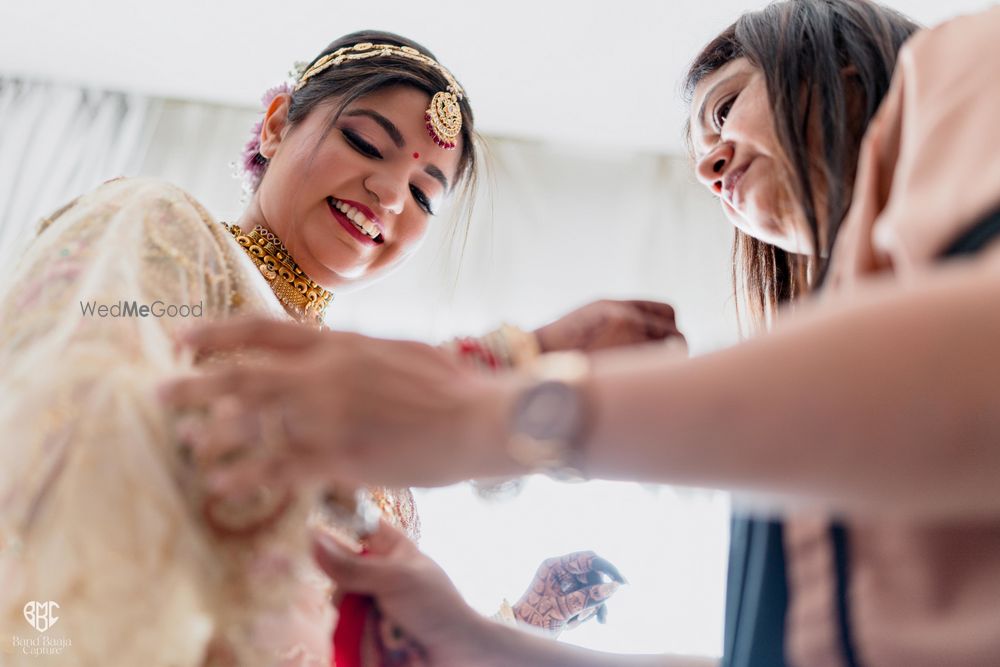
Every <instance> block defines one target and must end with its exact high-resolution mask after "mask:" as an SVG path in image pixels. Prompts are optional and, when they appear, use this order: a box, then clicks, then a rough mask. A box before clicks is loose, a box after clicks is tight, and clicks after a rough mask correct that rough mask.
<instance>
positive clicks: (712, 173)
mask: <svg viewBox="0 0 1000 667" xmlns="http://www.w3.org/2000/svg"><path fill="white" fill-rule="evenodd" d="M732 161H733V145H732V144H730V143H724V144H719V145H718V146H716V147H715V148H713V149H712V150H711V151H709V152H708V153H706V154H705V155H704V156H703V157H702V158H701V159H700V160H698V166H697V167H696V169H695V170H696V171H697V173H698V180H699V181H701V184H702V185H704V186H705V187H706V188H708V189H709V190H711V191H712V193H713V194H716V195H720V194H722V179H723V177H724V176H725V174H726V169H728V168H729V164H730V163H731V162H732Z"/></svg>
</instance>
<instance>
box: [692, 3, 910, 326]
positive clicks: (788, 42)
mask: <svg viewBox="0 0 1000 667" xmlns="http://www.w3.org/2000/svg"><path fill="white" fill-rule="evenodd" d="M919 27H920V26H919V25H918V24H916V23H914V22H913V21H911V20H910V19H908V18H906V17H905V16H903V15H902V14H900V13H899V12H896V11H895V10H892V9H889V8H887V7H883V6H882V5H879V4H877V3H875V2H870V1H869V0H783V1H781V2H774V3H772V4H770V5H768V6H767V7H765V8H764V9H761V10H759V11H754V12H748V13H746V14H743V15H742V16H740V18H739V19H737V21H736V22H735V23H733V24H732V25H731V26H729V27H728V28H726V29H725V30H724V31H723V32H722V33H721V34H720V35H719V36H718V37H716V38H715V39H713V40H712V41H711V42H710V43H709V44H708V45H707V46H706V47H705V48H704V49H703V50H702V52H701V53H700V54H698V56H697V57H696V58H695V59H694V62H693V63H692V64H691V67H690V69H689V70H688V74H687V80H686V85H685V91H686V96H687V98H688V100H689V101H690V100H691V98H692V97H693V93H694V89H695V87H696V86H697V85H698V83H699V82H700V81H701V80H702V79H704V78H705V77H706V76H708V75H709V74H711V73H712V72H715V71H717V70H718V69H720V68H721V67H723V66H724V65H726V64H727V63H729V62H731V61H733V60H736V59H737V58H746V59H747V60H749V61H750V63H751V64H752V65H754V66H755V67H757V68H759V69H760V70H761V71H762V72H763V74H764V78H765V81H766V83H767V95H768V99H769V103H770V106H771V109H772V111H773V115H774V124H775V132H776V135H777V137H778V141H779V142H780V145H781V147H782V149H783V151H784V153H785V158H786V160H787V162H788V164H789V165H790V167H791V170H792V184H791V185H792V188H793V193H794V194H795V197H796V200H797V203H798V205H799V207H800V210H801V213H802V215H803V217H804V218H805V220H806V222H807V223H808V225H809V229H810V232H811V234H812V240H813V247H814V249H815V251H814V254H813V255H812V256H807V255H797V254H794V253H789V252H786V251H784V250H782V249H780V248H777V247H775V246H772V245H769V244H767V243H764V242H762V241H759V240H757V239H755V238H753V237H752V236H750V235H748V234H745V233H744V232H741V231H739V230H736V237H735V241H734V245H733V282H734V288H735V289H736V291H737V295H738V296H739V295H740V294H741V293H742V295H743V297H744V301H745V302H746V304H747V305H748V307H749V310H750V312H751V314H752V316H753V318H754V319H755V321H756V322H757V323H758V324H759V325H763V324H764V323H766V322H767V321H768V320H769V319H770V318H771V317H772V316H773V315H774V314H775V313H776V311H777V309H778V307H779V306H780V305H781V304H783V303H786V302H789V301H791V300H793V299H795V298H797V297H800V296H803V295H804V294H806V293H808V292H809V291H810V290H811V289H812V288H813V287H814V286H815V285H819V284H820V283H821V282H822V279H823V276H824V275H825V272H826V265H827V262H828V261H829V257H830V254H831V252H832V250H833V246H834V242H835V240H836V237H837V233H838V231H839V230H840V225H841V223H842V222H843V219H844V217H845V215H846V214H847V209H848V207H849V206H850V201H851V193H852V190H853V182H854V175H855V170H856V167H857V160H858V151H859V149H860V146H861V139H862V137H863V136H864V132H865V129H866V128H867V127H868V124H869V122H870V121H871V119H872V117H873V116H874V115H875V112H876V111H877V110H878V107H879V104H880V103H881V102H882V98H883V97H885V94H886V92H888V90H889V84H890V81H891V79H892V72H893V69H894V68H895V66H896V56H897V54H898V52H899V50H900V48H901V47H902V45H903V42H904V41H906V39H907V38H908V37H909V36H910V35H911V34H913V33H914V32H915V31H917V30H918V29H919ZM817 178H818V179H820V180H821V181H822V186H821V187H818V185H819V184H817V183H815V182H814V181H815V180H816V179H817ZM818 192H821V193H822V194H823V197H822V200H820V198H818V197H817V193H818ZM824 203H825V210H824V214H825V215H824V216H823V219H824V220H825V227H826V228H825V229H824V230H823V231H824V234H820V229H819V225H820V217H819V208H820V207H821V206H823V204H824ZM821 241H822V242H823V246H822V247H821V245H820V243H821Z"/></svg>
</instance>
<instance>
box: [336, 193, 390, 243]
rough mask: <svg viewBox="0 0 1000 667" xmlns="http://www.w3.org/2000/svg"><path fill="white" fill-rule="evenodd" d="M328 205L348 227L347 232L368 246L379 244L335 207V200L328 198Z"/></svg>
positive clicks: (343, 224)
mask: <svg viewBox="0 0 1000 667" xmlns="http://www.w3.org/2000/svg"><path fill="white" fill-rule="evenodd" d="M326 206H327V208H329V209H330V213H332V214H333V217H334V219H335V220H336V221H337V222H339V223H340V226H341V227H343V228H344V229H346V230H347V233H348V234H350V235H351V236H352V237H354V238H355V239H357V240H358V241H359V242H360V243H361V244H362V245H364V246H366V247H374V246H377V245H378V243H377V242H376V241H375V239H373V238H372V237H370V236H368V235H367V234H365V233H364V232H362V231H361V230H360V229H358V228H357V227H355V226H354V223H353V222H351V221H350V219H349V218H348V217H347V216H346V215H344V214H343V213H341V212H340V211H338V210H337V209H336V208H334V206H333V202H332V201H331V200H330V199H327V200H326Z"/></svg>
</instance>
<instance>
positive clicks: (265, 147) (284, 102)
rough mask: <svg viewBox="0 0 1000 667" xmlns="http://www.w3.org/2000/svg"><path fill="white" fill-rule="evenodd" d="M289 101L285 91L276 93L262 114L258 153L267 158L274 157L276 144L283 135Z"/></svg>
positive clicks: (285, 127)
mask: <svg viewBox="0 0 1000 667" xmlns="http://www.w3.org/2000/svg"><path fill="white" fill-rule="evenodd" d="M291 102H292V98H291V96H290V95H288V94H287V93H281V94H280V95H276V96H275V97H274V99H273V100H271V104H270V105H269V106H268V107H267V112H266V113H265V114H264V122H263V123H261V126H260V154H261V155H263V156H264V157H265V158H267V159H268V160H270V159H271V158H272V157H274V154H275V152H276V151H277V150H278V144H280V143H281V140H282V139H283V138H284V136H285V130H286V129H287V127H288V107H289V106H290V105H291Z"/></svg>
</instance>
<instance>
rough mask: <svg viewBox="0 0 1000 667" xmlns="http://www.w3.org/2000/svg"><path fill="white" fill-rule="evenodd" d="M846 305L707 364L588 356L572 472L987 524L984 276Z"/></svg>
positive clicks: (957, 274)
mask: <svg viewBox="0 0 1000 667" xmlns="http://www.w3.org/2000/svg"><path fill="white" fill-rule="evenodd" d="M851 296H852V299H851V302H850V303H845V304H841V305H834V304H824V306H823V307H822V308H811V309H810V310H808V311H806V312H800V313H798V314H797V316H795V317H791V318H789V319H788V321H786V322H784V323H783V324H782V325H781V326H779V327H778V328H777V330H776V331H775V332H774V333H772V334H769V335H766V336H762V337H760V338H759V339H756V340H753V341H750V342H748V343H746V344H743V345H739V346H737V347H734V348H730V349H728V350H725V351H722V352H719V353H717V354H713V355H708V356H705V357H700V358H696V359H693V360H688V361H682V362H678V361H677V360H676V359H669V358H664V357H662V356H657V355H655V354H650V353H643V352H640V353H629V352H623V353H618V354H614V355H608V356H605V357H603V358H601V359H599V360H598V361H597V363H596V364H595V366H596V367H595V373H594V378H593V382H592V385H591V390H592V392H593V401H594V421H593V429H592V431H591V435H590V437H589V438H588V440H587V441H586V442H585V443H584V447H583V449H584V460H585V468H586V472H587V473H588V474H589V475H591V476H593V477H603V478H611V479H630V480H645V481H655V482H672V483H686V484H693V485H706V486H713V487H727V488H731V489H744V490H758V491H765V492H768V493H778V494H788V495H789V496H794V497H798V498H805V499H807V500H810V499H811V500H813V501H819V502H821V503H823V504H825V505H827V506H829V507H830V508H832V509H845V510H855V509H860V510H869V509H879V510H889V511H894V512H897V513H901V514H907V515H916V516H924V517H927V516H956V515H957V516H972V515H984V514H990V515H995V514H996V513H997V512H1000V487H998V486H997V485H996V483H995V480H996V476H997V473H998V471H1000V390H998V385H997V378H1000V350H998V346H1000V308H998V307H997V304H1000V279H998V275H997V271H996V269H993V271H992V273H991V272H989V271H986V270H984V269H983V267H982V266H971V267H960V268H949V269H947V270H942V271H939V272H937V273H936V275H933V276H926V277H925V279H923V280H921V281H919V282H918V281H916V280H914V281H913V282H912V283H911V284H909V285H908V286H905V287H902V286H900V285H898V284H894V285H888V284H881V285H876V286H872V287H870V288H868V289H866V290H864V291H863V292H862V291H860V290H859V291H858V292H857V293H855V294H852V295H851Z"/></svg>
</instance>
